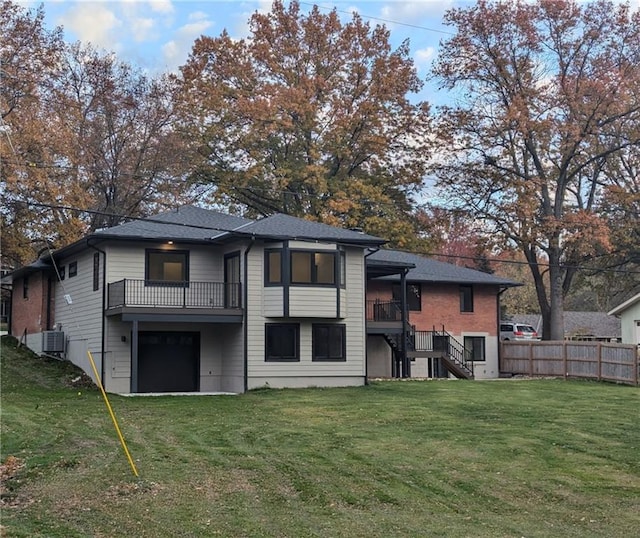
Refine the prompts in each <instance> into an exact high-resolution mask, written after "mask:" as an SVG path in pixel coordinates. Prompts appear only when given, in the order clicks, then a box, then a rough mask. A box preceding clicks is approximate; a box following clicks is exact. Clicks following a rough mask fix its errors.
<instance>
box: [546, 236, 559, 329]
mask: <svg viewBox="0 0 640 538" xmlns="http://www.w3.org/2000/svg"><path fill="white" fill-rule="evenodd" d="M563 280H564V270H563V268H562V267H561V266H560V249H559V248H558V247H552V248H550V249H549V281H550V282H549V307H550V308H549V321H548V323H544V320H543V326H544V327H545V328H546V329H548V330H547V331H543V338H544V339H545V340H547V339H548V340H564V293H563V289H562V285H563ZM543 316H544V312H543Z"/></svg>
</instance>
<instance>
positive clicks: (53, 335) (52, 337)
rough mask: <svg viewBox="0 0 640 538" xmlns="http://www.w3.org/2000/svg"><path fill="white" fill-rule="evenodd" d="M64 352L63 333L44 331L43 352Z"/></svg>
mask: <svg viewBox="0 0 640 538" xmlns="http://www.w3.org/2000/svg"><path fill="white" fill-rule="evenodd" d="M63 351H64V332H63V331H44V332H43V333H42V352H43V353H61V352H63Z"/></svg>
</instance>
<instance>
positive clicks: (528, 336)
mask: <svg viewBox="0 0 640 538" xmlns="http://www.w3.org/2000/svg"><path fill="white" fill-rule="evenodd" d="M500 340H540V336H539V335H538V333H537V332H536V330H535V329H534V328H533V327H532V326H531V325H526V324H524V323H512V322H510V321H501V322H500Z"/></svg>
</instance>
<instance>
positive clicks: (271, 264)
mask: <svg viewBox="0 0 640 538" xmlns="http://www.w3.org/2000/svg"><path fill="white" fill-rule="evenodd" d="M265 272H266V277H265V283H266V284H282V250H265Z"/></svg>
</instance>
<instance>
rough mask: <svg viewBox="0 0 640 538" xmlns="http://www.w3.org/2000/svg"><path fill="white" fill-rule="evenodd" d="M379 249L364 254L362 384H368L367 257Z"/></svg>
mask: <svg viewBox="0 0 640 538" xmlns="http://www.w3.org/2000/svg"><path fill="white" fill-rule="evenodd" d="M379 250H380V247H376V248H374V249H371V250H370V251H369V252H367V253H366V254H365V255H364V310H363V312H364V313H365V314H364V320H363V323H364V340H365V341H364V349H365V352H364V384H365V385H368V384H369V346H368V345H367V342H368V340H369V335H368V333H367V285H368V284H369V278H368V277H367V258H368V257H369V256H371V255H372V254H375V253H376V252H378V251H379Z"/></svg>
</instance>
